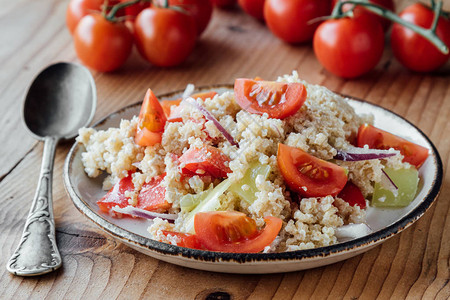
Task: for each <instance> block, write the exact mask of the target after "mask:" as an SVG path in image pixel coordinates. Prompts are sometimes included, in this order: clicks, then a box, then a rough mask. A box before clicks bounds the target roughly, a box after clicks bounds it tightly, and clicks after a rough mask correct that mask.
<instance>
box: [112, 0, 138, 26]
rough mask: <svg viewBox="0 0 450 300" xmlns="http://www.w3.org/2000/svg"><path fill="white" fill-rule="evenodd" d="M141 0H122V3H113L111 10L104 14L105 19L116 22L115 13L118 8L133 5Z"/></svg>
mask: <svg viewBox="0 0 450 300" xmlns="http://www.w3.org/2000/svg"><path fill="white" fill-rule="evenodd" d="M140 1H141V0H132V1H127V2H122V3H118V4H116V5H114V6H113V7H112V9H111V11H110V12H109V14H108V15H106V16H105V18H106V20H108V21H110V22H116V21H117V19H116V17H115V16H116V14H117V12H118V11H119V10H121V9H124V8H125V7H128V6H131V5H134V4H136V3H139V2H140Z"/></svg>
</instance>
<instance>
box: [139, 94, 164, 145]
mask: <svg viewBox="0 0 450 300" xmlns="http://www.w3.org/2000/svg"><path fill="white" fill-rule="evenodd" d="M166 121H167V117H166V115H165V113H164V109H163V108H162V106H161V103H159V101H158V98H156V96H155V94H153V92H152V90H151V89H148V90H147V93H146V94H145V97H144V102H143V103H142V106H141V111H140V112H139V122H138V126H137V131H136V136H135V139H134V141H135V143H136V144H138V145H140V146H153V145H155V144H157V143H160V142H161V138H162V133H163V132H164V125H165V124H166Z"/></svg>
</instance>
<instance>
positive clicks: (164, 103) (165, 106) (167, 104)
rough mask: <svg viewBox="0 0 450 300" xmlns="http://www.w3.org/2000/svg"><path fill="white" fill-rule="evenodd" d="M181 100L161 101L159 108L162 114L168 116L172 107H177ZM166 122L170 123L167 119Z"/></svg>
mask: <svg viewBox="0 0 450 300" xmlns="http://www.w3.org/2000/svg"><path fill="white" fill-rule="evenodd" d="M181 100H182V99H181V98H179V99H176V100H163V101H161V106H162V108H163V110H164V113H165V114H166V116H167V117H169V116H170V110H171V108H172V106H173V107H177V106H178V105H180V103H181ZM167 121H169V122H170V120H169V118H168V119H167Z"/></svg>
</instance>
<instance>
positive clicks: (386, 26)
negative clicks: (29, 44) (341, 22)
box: [331, 0, 395, 32]
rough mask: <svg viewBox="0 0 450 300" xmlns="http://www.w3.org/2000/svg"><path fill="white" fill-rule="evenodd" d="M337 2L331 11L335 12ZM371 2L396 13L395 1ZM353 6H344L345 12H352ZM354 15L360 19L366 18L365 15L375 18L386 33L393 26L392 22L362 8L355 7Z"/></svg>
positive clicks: (334, 0) (377, 0)
mask: <svg viewBox="0 0 450 300" xmlns="http://www.w3.org/2000/svg"><path fill="white" fill-rule="evenodd" d="M345 1H347V0H343V2H345ZM337 2H338V0H333V1H332V4H331V10H333V8H334V7H335V5H336V3H337ZM369 2H371V3H374V4H377V5H380V6H382V7H384V8H387V9H389V10H390V11H392V12H395V4H394V1H393V0H369ZM352 6H353V5H351V4H346V5H344V6H342V8H343V11H344V12H346V11H348V10H350V8H351V7H352ZM353 14H354V15H355V16H357V17H359V16H363V17H364V15H365V14H369V15H370V16H372V17H373V18H375V19H376V20H377V21H378V22H380V24H381V26H382V27H383V31H384V32H386V31H388V29H389V26H390V25H391V21H389V20H388V19H385V18H383V17H380V16H378V15H376V14H374V13H372V12H370V11H368V10H367V9H365V8H364V7H362V6H357V7H355V9H354V10H353Z"/></svg>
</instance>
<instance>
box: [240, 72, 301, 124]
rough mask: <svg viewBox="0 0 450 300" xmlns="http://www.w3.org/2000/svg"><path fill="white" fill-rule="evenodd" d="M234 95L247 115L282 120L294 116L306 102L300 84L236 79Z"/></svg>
mask: <svg viewBox="0 0 450 300" xmlns="http://www.w3.org/2000/svg"><path fill="white" fill-rule="evenodd" d="M234 95H235V99H236V102H237V103H238V104H239V106H240V107H241V108H242V109H244V110H246V111H248V112H249V113H253V114H259V115H262V114H264V113H267V114H268V115H269V117H270V118H275V119H284V118H287V117H289V116H292V115H293V114H295V113H296V112H297V111H298V110H299V109H300V107H302V105H303V103H305V100H306V88H305V86H304V85H303V84H301V83H284V82H276V81H264V80H252V79H247V78H238V79H236V80H235V82H234Z"/></svg>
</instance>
